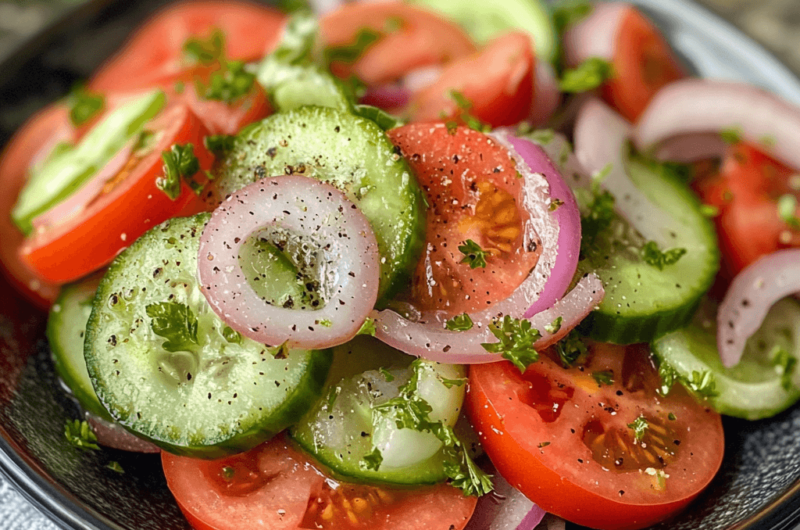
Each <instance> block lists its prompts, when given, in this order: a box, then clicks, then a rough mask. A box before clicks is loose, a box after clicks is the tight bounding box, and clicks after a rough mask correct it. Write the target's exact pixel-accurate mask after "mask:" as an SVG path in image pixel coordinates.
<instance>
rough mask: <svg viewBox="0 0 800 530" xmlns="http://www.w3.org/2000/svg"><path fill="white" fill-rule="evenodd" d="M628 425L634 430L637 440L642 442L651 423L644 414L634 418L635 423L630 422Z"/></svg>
mask: <svg viewBox="0 0 800 530" xmlns="http://www.w3.org/2000/svg"><path fill="white" fill-rule="evenodd" d="M628 427H629V428H630V429H632V430H633V437H634V438H635V439H636V441H637V442H641V441H642V440H643V439H644V435H645V433H646V432H647V429H649V428H650V424H648V423H647V419H645V417H644V416H639V417H638V418H636V419H635V420H633V423H629V424H628Z"/></svg>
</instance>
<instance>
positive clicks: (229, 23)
mask: <svg viewBox="0 0 800 530" xmlns="http://www.w3.org/2000/svg"><path fill="white" fill-rule="evenodd" d="M285 20H286V17H285V15H283V14H282V13H280V12H279V11H277V10H275V9H272V8H270V7H267V6H264V5H258V4H256V3H251V2H241V1H236V0H225V1H221V0H194V1H188V2H180V3H177V4H175V5H174V6H171V7H168V8H166V9H164V10H162V11H160V12H159V13H157V14H156V15H155V16H154V17H153V18H152V19H150V21H148V22H147V23H145V24H144V25H143V26H141V28H140V29H139V30H138V31H137V32H136V33H135V34H134V35H133V36H132V37H131V38H130V39H129V40H128V42H127V44H126V45H125V47H124V48H123V49H122V51H120V52H119V53H118V54H117V55H115V56H114V57H112V58H111V59H110V60H109V61H108V62H106V63H105V64H104V65H103V66H101V67H100V69H99V70H98V72H97V74H96V75H95V77H94V78H93V79H92V80H91V81H90V83H89V88H91V89H92V90H94V91H98V92H107V91H119V90H122V91H126V90H133V89H137V88H150V87H155V86H164V84H165V83H168V82H172V81H173V80H174V78H175V76H176V75H177V74H178V73H179V72H180V71H181V70H183V69H184V68H185V67H186V66H187V65H186V64H185V62H184V60H183V46H184V44H185V43H186V41H187V40H188V39H189V38H191V37H198V38H208V37H210V36H211V34H212V33H213V31H214V30H215V29H219V30H220V31H222V33H223V34H224V37H225V55H226V57H227V58H229V59H236V60H240V61H246V62H247V61H255V60H257V59H260V58H261V57H263V56H264V55H265V54H266V53H267V52H268V51H269V50H270V49H272V47H274V46H275V45H276V44H277V42H278V39H279V38H280V32H281V30H282V28H283V24H284V22H285Z"/></svg>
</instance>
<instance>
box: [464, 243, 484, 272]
mask: <svg viewBox="0 0 800 530" xmlns="http://www.w3.org/2000/svg"><path fill="white" fill-rule="evenodd" d="M458 250H459V251H460V252H461V253H462V254H464V259H462V260H461V261H460V262H459V263H466V264H467V265H469V268H470V269H477V268H486V255H487V254H488V253H487V252H486V251H485V250H483V249H482V248H481V246H480V245H479V244H477V243H476V242H475V241H473V240H472V239H467V240H466V241H465V242H464V244H463V245H459V246H458Z"/></svg>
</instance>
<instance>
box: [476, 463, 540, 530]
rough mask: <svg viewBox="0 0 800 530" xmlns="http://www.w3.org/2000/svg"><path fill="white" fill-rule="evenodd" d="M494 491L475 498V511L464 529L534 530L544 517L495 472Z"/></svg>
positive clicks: (492, 470) (493, 475)
mask: <svg viewBox="0 0 800 530" xmlns="http://www.w3.org/2000/svg"><path fill="white" fill-rule="evenodd" d="M488 467H490V468H491V469H487V472H488V473H489V474H490V475H492V482H494V491H492V493H490V494H488V495H484V496H483V497H481V498H479V499H478V504H477V505H476V506H475V512H474V513H473V514H472V518H471V519H470V520H469V523H467V526H466V527H465V528H464V530H533V529H534V528H536V526H538V524H539V523H541V522H542V519H543V518H544V516H545V515H546V514H547V512H545V511H544V510H542V509H541V508H539V506H537V505H536V504H534V503H533V501H531V500H529V499H528V498H527V497H526V496H525V495H523V494H522V492H520V491H519V490H518V489H516V488H514V487H513V486H512V485H511V484H509V483H508V482H507V481H506V480H505V479H504V478H503V477H502V476H500V474H499V473H497V471H496V470H495V469H494V466H491V465H490V466H488Z"/></svg>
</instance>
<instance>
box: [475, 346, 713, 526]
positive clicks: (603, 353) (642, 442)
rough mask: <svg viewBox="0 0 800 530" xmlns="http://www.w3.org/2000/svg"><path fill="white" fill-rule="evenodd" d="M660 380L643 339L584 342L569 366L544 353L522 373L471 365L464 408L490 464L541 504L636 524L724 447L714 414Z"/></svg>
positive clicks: (706, 473)
mask: <svg viewBox="0 0 800 530" xmlns="http://www.w3.org/2000/svg"><path fill="white" fill-rule="evenodd" d="M660 384H661V382H660V378H659V376H658V373H657V371H656V370H655V369H654V368H653V366H652V365H651V361H650V357H649V352H648V351H647V348H646V347H645V346H632V347H627V348H626V347H622V346H614V345H606V344H594V345H592V346H591V347H590V352H589V355H588V357H587V359H586V360H585V362H583V363H581V364H579V365H578V366H576V367H573V368H570V369H564V368H562V367H561V364H560V363H558V362H557V361H555V360H553V359H552V358H550V357H548V356H545V355H543V356H542V359H541V360H540V361H539V362H537V363H534V364H533V365H531V366H530V367H529V368H528V370H527V371H526V372H525V373H524V374H520V372H519V370H517V369H516V368H515V367H514V366H513V365H512V364H510V363H506V362H503V363H494V364H487V365H475V366H472V367H471V369H470V381H469V390H468V394H467V412H468V414H469V415H470V418H471V420H472V422H473V425H474V426H475V429H476V430H477V431H478V433H479V436H480V439H481V443H482V444H483V447H484V449H485V450H486V452H487V454H488V455H489V457H490V458H491V459H492V462H493V463H494V464H495V466H496V467H497V469H498V471H499V472H500V474H501V475H503V477H504V478H505V479H506V480H507V481H508V482H510V483H511V484H514V485H515V486H517V487H518V488H519V489H520V490H521V491H522V492H523V493H524V494H525V495H526V496H527V497H529V498H530V499H531V500H532V501H534V502H535V503H537V504H538V505H539V506H541V507H542V508H543V509H545V510H546V511H548V512H552V513H554V514H556V515H558V516H560V517H563V518H565V519H567V520H569V521H573V522H575V523H578V524H582V525H585V526H589V527H591V528H600V529H609V530H612V529H614V530H626V529H636V528H644V527H647V526H649V525H651V524H654V523H657V522H659V521H662V520H664V519H666V518H667V517H669V516H670V515H672V514H674V513H676V512H677V511H679V510H681V509H682V508H684V507H685V506H686V505H687V504H688V503H689V502H690V501H691V500H692V499H694V498H695V497H697V495H698V494H699V493H700V492H701V491H702V490H703V489H704V488H705V487H706V486H707V485H708V484H709V482H711V479H712V478H713V477H714V475H715V473H716V472H717V470H718V469H719V467H720V464H721V463H722V455H723V450H724V439H723V431H722V422H721V419H720V416H719V415H718V414H717V413H715V412H713V411H712V410H711V409H709V408H707V407H705V406H704V405H703V404H701V403H700V402H698V401H696V400H695V398H693V397H692V396H691V395H689V394H688V393H687V392H686V391H685V390H684V389H683V388H682V387H680V385H676V386H675V387H674V388H673V389H672V391H671V392H670V393H669V395H668V396H661V395H660V394H658V393H657V389H658V388H659V386H660ZM635 428H638V430H635ZM637 433H638V434H637Z"/></svg>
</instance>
